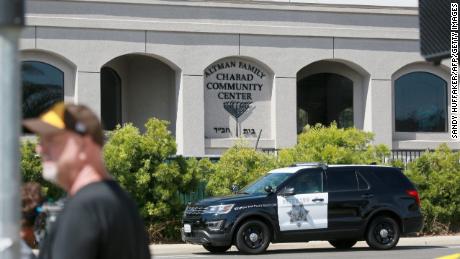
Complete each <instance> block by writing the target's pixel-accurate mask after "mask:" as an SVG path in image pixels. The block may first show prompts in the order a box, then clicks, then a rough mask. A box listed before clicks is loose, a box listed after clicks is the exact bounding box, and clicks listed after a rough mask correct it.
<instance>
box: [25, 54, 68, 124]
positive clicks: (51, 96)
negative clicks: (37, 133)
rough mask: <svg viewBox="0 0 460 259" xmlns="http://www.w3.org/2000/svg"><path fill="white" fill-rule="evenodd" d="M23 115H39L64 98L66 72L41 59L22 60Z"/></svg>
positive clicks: (31, 116) (28, 116)
mask: <svg viewBox="0 0 460 259" xmlns="http://www.w3.org/2000/svg"><path fill="white" fill-rule="evenodd" d="M21 79H22V116H23V118H33V117H38V116H39V115H40V114H41V113H43V112H44V111H46V110H47V109H48V108H50V107H51V106H52V105H53V104H55V103H57V102H60V101H63V100H64V72H63V71H62V70H60V69H59V68H57V67H55V66H53V65H50V64H48V63H45V62H41V61H23V62H21Z"/></svg>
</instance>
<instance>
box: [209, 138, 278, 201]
mask: <svg viewBox="0 0 460 259" xmlns="http://www.w3.org/2000/svg"><path fill="white" fill-rule="evenodd" d="M273 168H276V159H275V157H274V156H273V155H268V154H265V153H263V152H260V151H256V150H254V149H252V148H248V147H246V146H245V143H243V142H240V143H237V144H236V145H235V146H233V147H232V148H230V149H228V150H227V151H226V152H225V153H224V154H223V155H222V157H221V158H220V160H219V162H217V163H216V164H215V165H214V173H213V174H211V175H210V177H209V179H208V184H207V187H206V190H207V192H208V193H209V194H211V195H213V196H215V195H227V194H230V193H231V187H232V185H233V184H236V185H238V186H239V187H240V188H241V187H244V186H246V185H247V184H248V183H250V182H252V181H254V180H256V179H257V178H259V177H260V176H262V175H264V174H265V173H266V172H268V171H269V170H271V169H273Z"/></svg>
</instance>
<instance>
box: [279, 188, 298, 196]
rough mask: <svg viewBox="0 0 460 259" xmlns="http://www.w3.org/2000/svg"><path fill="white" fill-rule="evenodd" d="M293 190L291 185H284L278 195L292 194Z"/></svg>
mask: <svg viewBox="0 0 460 259" xmlns="http://www.w3.org/2000/svg"><path fill="white" fill-rule="evenodd" d="M294 194H295V192H294V188H293V187H285V188H284V189H283V190H282V191H281V192H280V195H281V196H292V195H294Z"/></svg>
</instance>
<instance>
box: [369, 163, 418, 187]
mask: <svg viewBox="0 0 460 259" xmlns="http://www.w3.org/2000/svg"><path fill="white" fill-rule="evenodd" d="M373 171H374V173H375V174H376V176H377V177H378V178H379V179H380V180H381V181H382V182H383V183H385V187H386V188H388V187H392V188H396V189H400V190H409V189H414V185H413V184H412V183H411V182H410V181H409V179H407V177H406V176H404V174H403V173H402V172H401V170H399V169H396V168H375V169H373Z"/></svg>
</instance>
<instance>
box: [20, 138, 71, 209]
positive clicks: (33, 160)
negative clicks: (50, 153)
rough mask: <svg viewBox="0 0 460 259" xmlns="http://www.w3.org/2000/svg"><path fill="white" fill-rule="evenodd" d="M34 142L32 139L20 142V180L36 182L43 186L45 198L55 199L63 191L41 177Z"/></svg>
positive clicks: (40, 166) (62, 193) (39, 160)
mask: <svg viewBox="0 0 460 259" xmlns="http://www.w3.org/2000/svg"><path fill="white" fill-rule="evenodd" d="M35 148H36V143H35V142H33V141H29V140H27V141H23V142H21V147H20V150H21V161H20V171H21V175H22V181H23V182H24V183H26V182H37V183H39V184H40V185H41V186H42V188H43V193H44V195H45V197H46V198H47V199H51V200H57V199H59V198H60V197H62V196H63V195H64V191H63V190H62V189H60V188H59V187H57V186H55V185H53V184H52V183H50V182H48V181H46V180H45V179H43V177H42V164H41V159H40V157H39V156H38V154H37V153H36V152H35Z"/></svg>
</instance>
